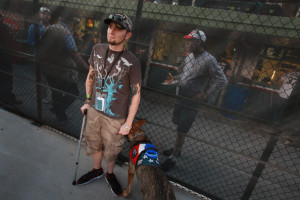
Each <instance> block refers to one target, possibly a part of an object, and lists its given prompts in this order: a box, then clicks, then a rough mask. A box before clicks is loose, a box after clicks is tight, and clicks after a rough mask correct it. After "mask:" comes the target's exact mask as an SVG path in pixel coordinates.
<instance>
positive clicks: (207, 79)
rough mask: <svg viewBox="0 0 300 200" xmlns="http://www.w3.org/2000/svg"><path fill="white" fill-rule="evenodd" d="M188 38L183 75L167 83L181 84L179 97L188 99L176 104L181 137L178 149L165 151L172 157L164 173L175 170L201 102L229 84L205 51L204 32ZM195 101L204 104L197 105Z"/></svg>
mask: <svg viewBox="0 0 300 200" xmlns="http://www.w3.org/2000/svg"><path fill="white" fill-rule="evenodd" d="M184 38H186V39H188V41H187V48H188V52H190V53H189V54H188V55H187V56H186V58H185V59H184V61H183V63H182V64H181V65H180V66H179V70H178V71H179V75H178V76H174V77H173V76H172V75H171V73H169V75H168V77H167V79H166V80H165V81H164V83H170V84H172V83H178V85H177V88H176V94H177V95H178V96H182V97H184V98H178V99H177V101H176V103H175V107H174V111H173V117H172V121H173V123H174V124H176V125H177V129H176V130H177V136H176V140H175V144H174V147H173V148H171V149H168V150H165V151H163V154H164V155H165V156H167V157H168V158H167V159H166V160H165V162H163V164H162V168H163V170H164V171H168V170H170V169H171V168H172V167H174V166H175V163H176V158H177V157H178V156H180V155H181V150H182V147H183V144H184V140H185V135H186V134H187V133H188V132H189V130H190V128H191V126H192V124H193V122H194V120H195V119H196V116H197V113H198V109H199V108H200V106H201V102H202V103H206V102H207V96H209V95H210V94H211V93H212V92H214V91H216V90H218V91H220V90H221V89H222V88H224V87H225V86H226V84H227V83H228V81H227V78H226V76H225V74H224V73H223V71H222V69H221V68H220V66H219V65H218V63H217V60H216V59H215V58H214V57H213V56H212V55H211V54H210V53H208V52H207V51H206V50H205V41H206V36H205V34H204V32H203V31H201V30H199V29H195V30H193V31H192V32H191V33H190V34H188V35H186V36H184ZM195 100H197V101H198V102H200V103H196V102H195Z"/></svg>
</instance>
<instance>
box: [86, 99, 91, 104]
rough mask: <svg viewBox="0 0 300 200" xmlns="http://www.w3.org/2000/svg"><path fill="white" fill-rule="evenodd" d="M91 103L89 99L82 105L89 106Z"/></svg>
mask: <svg viewBox="0 0 300 200" xmlns="http://www.w3.org/2000/svg"><path fill="white" fill-rule="evenodd" d="M91 103H92V101H91V100H89V99H86V100H85V102H84V104H89V105H91Z"/></svg>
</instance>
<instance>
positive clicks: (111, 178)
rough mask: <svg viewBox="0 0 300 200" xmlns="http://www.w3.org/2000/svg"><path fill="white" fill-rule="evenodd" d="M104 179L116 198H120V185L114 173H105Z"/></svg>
mask: <svg viewBox="0 0 300 200" xmlns="http://www.w3.org/2000/svg"><path fill="white" fill-rule="evenodd" d="M105 179H106V181H107V183H109V185H110V189H111V191H112V192H113V193H114V194H115V195H116V196H120V195H121V194H122V192H123V191H122V188H121V185H120V183H119V181H118V180H117V178H116V175H115V174H114V173H112V174H110V175H109V174H108V173H107V172H106V175H105Z"/></svg>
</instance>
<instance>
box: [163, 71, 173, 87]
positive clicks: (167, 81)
mask: <svg viewBox="0 0 300 200" xmlns="http://www.w3.org/2000/svg"><path fill="white" fill-rule="evenodd" d="M173 80H174V79H173V75H172V74H171V73H170V72H169V74H168V76H167V79H166V80H164V82H163V83H164V84H171V83H172V82H173Z"/></svg>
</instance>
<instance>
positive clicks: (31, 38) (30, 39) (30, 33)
mask: <svg viewBox="0 0 300 200" xmlns="http://www.w3.org/2000/svg"><path fill="white" fill-rule="evenodd" d="M27 41H28V44H30V45H31V46H34V44H35V41H34V25H33V24H31V25H30V26H29V29H28V36H27Z"/></svg>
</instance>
